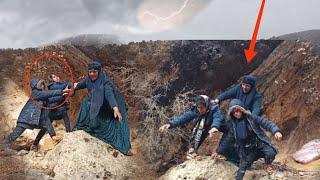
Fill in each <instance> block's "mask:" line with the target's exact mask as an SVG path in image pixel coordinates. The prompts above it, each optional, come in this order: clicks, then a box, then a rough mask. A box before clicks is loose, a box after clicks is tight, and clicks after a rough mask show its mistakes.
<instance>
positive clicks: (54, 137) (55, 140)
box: [52, 135, 62, 144]
mask: <svg viewBox="0 0 320 180" xmlns="http://www.w3.org/2000/svg"><path fill="white" fill-rule="evenodd" d="M52 140H53V142H54V143H55V144H58V143H59V142H60V141H61V140H62V136H59V135H58V136H57V135H56V136H52Z"/></svg>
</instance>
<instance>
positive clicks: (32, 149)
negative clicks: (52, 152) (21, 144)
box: [30, 144, 39, 152]
mask: <svg viewBox="0 0 320 180" xmlns="http://www.w3.org/2000/svg"><path fill="white" fill-rule="evenodd" d="M38 150H39V146H38V145H35V144H32V145H31V146H30V151H34V152H38Z"/></svg>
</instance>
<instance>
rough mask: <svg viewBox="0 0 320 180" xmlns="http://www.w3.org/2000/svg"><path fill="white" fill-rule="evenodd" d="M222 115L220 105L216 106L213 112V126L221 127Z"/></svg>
mask: <svg viewBox="0 0 320 180" xmlns="http://www.w3.org/2000/svg"><path fill="white" fill-rule="evenodd" d="M222 120H223V118H222V115H221V111H220V108H219V106H216V107H215V108H214V113H213V121H212V125H211V128H214V127H215V128H217V129H219V128H220V126H221V123H222Z"/></svg>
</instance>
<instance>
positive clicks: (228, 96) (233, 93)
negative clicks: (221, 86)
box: [217, 86, 239, 102]
mask: <svg viewBox="0 0 320 180" xmlns="http://www.w3.org/2000/svg"><path fill="white" fill-rule="evenodd" d="M238 88H239V86H235V87H233V88H231V89H229V90H227V91H225V92H223V93H222V94H220V95H219V96H218V97H217V99H219V101H220V102H222V101H224V100H226V99H231V98H235V97H236V96H237V90H238Z"/></svg>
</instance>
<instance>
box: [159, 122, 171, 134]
mask: <svg viewBox="0 0 320 180" xmlns="http://www.w3.org/2000/svg"><path fill="white" fill-rule="evenodd" d="M169 128H170V124H165V125H163V126H161V127H160V128H159V131H160V132H161V133H163V132H164V131H165V130H167V129H169Z"/></svg>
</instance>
